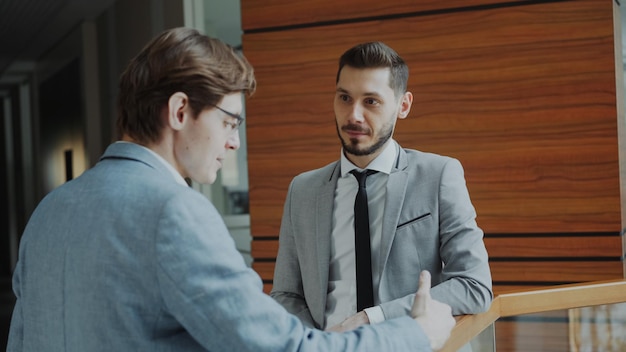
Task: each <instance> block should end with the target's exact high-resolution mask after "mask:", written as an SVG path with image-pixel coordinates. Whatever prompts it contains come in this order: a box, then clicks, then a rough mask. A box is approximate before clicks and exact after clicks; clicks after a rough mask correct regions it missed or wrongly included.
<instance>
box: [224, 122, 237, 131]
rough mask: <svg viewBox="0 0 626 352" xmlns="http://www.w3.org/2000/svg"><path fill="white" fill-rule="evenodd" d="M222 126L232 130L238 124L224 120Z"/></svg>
mask: <svg viewBox="0 0 626 352" xmlns="http://www.w3.org/2000/svg"><path fill="white" fill-rule="evenodd" d="M224 127H226V128H228V129H229V130H231V131H234V130H236V129H237V127H239V124H238V123H236V122H230V121H224Z"/></svg>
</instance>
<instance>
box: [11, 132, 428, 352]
mask: <svg viewBox="0 0 626 352" xmlns="http://www.w3.org/2000/svg"><path fill="white" fill-rule="evenodd" d="M13 289H14V292H15V295H16V297H17V303H16V305H15V308H14V312H13V318H12V321H11V327H10V333H9V341H8V348H7V351H11V352H12V351H52V352H55V351H77V352H90V351H107V352H108V351H238V352H239V351H255V352H258V351H331V350H335V351H344V350H345V351H348V350H350V351H351V350H359V351H361V350H363V351H365V350H368V351H394V350H395V351H409V350H430V348H429V347H428V346H429V343H428V341H427V340H426V337H425V335H424V334H423V333H422V332H421V330H420V329H419V326H418V325H417V323H415V321H414V320H412V319H396V320H394V321H392V322H390V323H389V324H386V325H384V326H380V327H377V329H363V330H361V331H360V334H361V335H360V336H359V334H358V333H348V334H329V333H323V332H321V331H317V330H311V329H309V328H306V327H304V326H303V324H302V323H301V322H300V321H299V320H298V319H297V318H296V317H294V316H292V315H290V314H287V312H286V311H285V310H284V309H283V308H282V307H281V306H280V305H279V304H277V303H276V302H275V301H274V300H272V299H271V298H270V297H269V296H267V295H265V294H263V292H262V283H261V280H260V278H259V277H258V275H257V274H256V273H255V272H254V271H253V270H252V269H250V268H248V267H247V266H246V265H245V263H244V260H243V258H242V257H241V255H239V253H238V252H237V250H236V248H235V245H234V242H233V241H232V239H231V237H230V236H229V233H228V230H227V228H226V227H225V225H224V223H223V221H222V219H221V217H220V215H219V214H218V212H217V211H216V209H215V208H214V207H213V206H212V204H211V203H210V202H209V201H208V200H207V199H206V197H204V196H203V195H201V194H200V193H198V192H196V191H194V190H193V189H191V188H189V187H186V186H184V185H181V184H179V183H177V182H175V180H174V178H173V176H172V174H171V173H170V172H169V171H168V170H167V168H166V167H165V166H164V165H163V164H162V163H161V162H159V160H157V159H156V158H155V156H154V155H153V154H151V153H150V152H149V151H147V150H145V149H143V148H141V147H139V146H137V145H135V144H129V143H115V144H113V145H111V146H110V147H109V148H108V149H107V151H106V153H105V154H104V156H103V157H102V159H101V161H100V162H99V163H98V164H97V165H96V166H95V167H94V168H92V169H91V170H89V171H86V172H85V173H84V174H83V175H82V176H80V177H78V178H77V179H75V180H73V181H70V182H67V183H66V184H64V185H63V186H61V187H59V188H57V189H56V190H54V191H53V192H51V193H50V194H49V195H47V196H46V197H45V199H44V200H43V201H42V202H41V203H40V204H39V206H38V207H37V209H36V210H35V212H34V213H33V215H32V217H31V219H30V221H29V223H28V225H27V228H26V230H25V233H24V235H23V237H22V239H21V243H20V252H19V261H18V263H17V268H16V270H15V273H14V280H13Z"/></svg>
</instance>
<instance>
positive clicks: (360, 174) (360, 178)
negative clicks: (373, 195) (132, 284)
mask: <svg viewBox="0 0 626 352" xmlns="http://www.w3.org/2000/svg"><path fill="white" fill-rule="evenodd" d="M377 172H378V171H376V170H369V169H367V170H363V171H359V170H357V169H354V170H352V171H350V173H351V174H353V175H354V177H356V180H357V182H358V183H359V188H365V181H366V180H367V176H370V175H372V174H375V173H377Z"/></svg>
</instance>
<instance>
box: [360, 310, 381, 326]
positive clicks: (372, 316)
mask: <svg viewBox="0 0 626 352" xmlns="http://www.w3.org/2000/svg"><path fill="white" fill-rule="evenodd" d="M363 311H364V312H365V314H367V319H369V321H370V324H378V323H382V322H383V321H385V314H384V313H383V309H382V308H380V307H379V306H374V307H369V308H365V309H363Z"/></svg>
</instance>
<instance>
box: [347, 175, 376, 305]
mask: <svg viewBox="0 0 626 352" xmlns="http://www.w3.org/2000/svg"><path fill="white" fill-rule="evenodd" d="M351 173H352V174H353V175H354V177H356V180H357V181H358V182H359V191H358V192H357V194H356V199H355V201H354V247H355V257H356V306H357V312H360V311H362V310H363V309H365V308H369V307H372V306H373V305H374V288H373V285H372V253H371V249H370V220H369V212H368V209H367V190H366V189H365V181H366V180H367V176H369V175H371V174H374V173H376V171H374V170H366V171H363V172H359V171H357V170H352V171H351Z"/></svg>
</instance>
